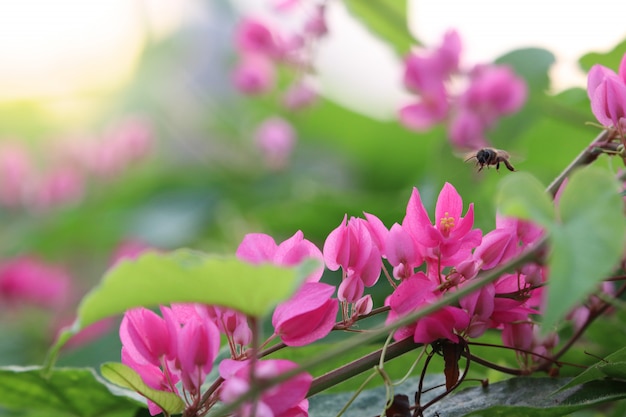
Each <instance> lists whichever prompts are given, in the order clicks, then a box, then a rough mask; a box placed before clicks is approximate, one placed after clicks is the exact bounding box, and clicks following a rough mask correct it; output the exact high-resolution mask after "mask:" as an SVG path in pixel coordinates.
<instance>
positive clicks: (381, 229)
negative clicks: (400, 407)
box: [120, 183, 557, 417]
mask: <svg viewBox="0 0 626 417" xmlns="http://www.w3.org/2000/svg"><path fill="white" fill-rule="evenodd" d="M542 233H543V231H542V229H540V228H538V227H536V226H534V225H532V224H530V223H528V222H525V221H520V220H515V219H510V218H502V217H498V218H497V219H496V228H495V229H494V230H492V231H491V232H489V233H487V234H485V235H484V236H483V233H482V231H481V230H479V229H475V228H474V207H473V205H472V204H470V205H469V208H468V209H467V210H466V211H465V213H463V201H462V198H461V196H460V195H459V194H458V193H457V191H456V190H455V188H454V187H453V186H452V185H450V184H448V183H446V184H445V185H444V186H443V188H442V190H441V192H440V194H439V197H438V199H437V204H436V208H435V221H434V223H433V222H431V220H430V217H429V215H428V213H427V211H426V209H425V208H424V205H423V204H422V201H421V196H420V194H419V191H418V190H417V189H416V188H415V189H413V192H412V195H411V197H410V199H409V202H408V204H407V209H406V215H405V217H404V219H403V221H402V223H396V224H394V225H393V226H392V227H391V228H390V229H387V227H386V226H385V225H384V224H383V223H382V221H380V219H378V218H377V217H376V216H374V215H372V214H365V219H361V218H355V217H352V218H350V219H348V218H347V216H345V217H344V219H343V221H342V222H341V224H340V225H339V226H338V227H337V228H335V229H334V230H333V231H331V232H330V234H329V235H328V237H327V239H326V241H325V243H324V247H323V252H322V251H320V250H319V249H318V248H317V247H316V246H315V245H314V244H313V243H312V242H310V241H309V240H307V239H305V238H304V235H303V233H302V232H301V231H298V232H296V233H295V234H294V235H293V236H292V237H290V238H289V239H287V240H285V241H283V242H281V243H280V244H277V243H276V241H275V240H274V239H273V238H272V237H270V236H268V235H265V234H261V233H255V234H248V235H246V236H245V237H244V239H243V241H242V242H241V244H240V245H239V247H238V249H237V256H238V257H239V258H240V259H242V260H245V261H248V262H251V263H254V264H259V263H273V264H276V265H282V266H290V265H296V264H298V263H300V262H302V261H303V260H305V259H314V260H317V261H318V262H319V267H318V268H317V269H315V270H314V271H312V272H311V273H310V275H309V276H307V277H306V279H305V282H304V283H303V284H302V286H301V287H300V288H299V290H298V291H296V293H295V294H294V295H293V296H292V297H291V298H290V299H289V300H287V301H285V302H283V303H280V304H279V305H278V306H277V307H276V309H275V310H274V312H273V315H272V319H271V323H272V325H273V327H274V333H273V334H272V335H271V336H270V337H269V338H268V339H267V340H266V341H265V342H263V343H262V346H265V345H266V344H267V343H268V342H269V341H270V340H271V339H273V338H276V337H277V338H280V339H281V341H282V343H283V344H284V345H286V346H303V345H307V344H311V343H313V342H315V341H318V340H320V339H322V338H324V337H326V336H327V335H328V334H329V333H330V332H331V331H332V330H341V329H348V328H350V327H351V326H352V325H353V324H354V323H355V322H356V321H357V320H358V319H359V318H362V317H363V316H367V315H368V314H370V312H372V307H373V303H372V298H371V296H370V295H369V294H367V295H366V294H365V288H368V287H372V286H373V285H375V284H376V283H377V281H378V279H379V276H380V274H381V271H383V272H385V274H388V273H387V271H386V269H385V268H384V264H385V262H386V263H388V264H389V265H390V266H391V267H392V268H393V270H392V271H393V272H392V274H391V275H388V279H389V282H390V283H391V286H392V288H393V291H392V292H391V294H390V295H389V296H388V297H387V298H386V300H385V306H386V307H387V309H388V311H389V313H388V317H387V323H393V322H394V321H396V320H398V318H400V317H403V316H405V315H407V314H410V313H412V312H415V311H418V310H420V309H422V308H424V307H426V306H429V305H431V304H433V303H435V302H437V301H438V300H440V299H441V297H443V296H444V295H445V294H446V293H447V292H450V291H456V290H458V289H459V288H463V287H464V286H465V285H468V284H469V283H471V282H472V280H473V279H475V277H476V276H477V275H478V273H479V272H480V271H485V270H491V269H493V268H496V267H497V266H499V265H501V264H503V263H506V262H507V261H509V260H510V259H512V258H513V257H515V256H517V255H518V254H520V252H521V251H523V250H524V249H525V248H527V247H530V246H532V245H534V244H536V242H537V241H538V240H539V239H540V238H541V236H542ZM324 265H325V266H326V267H327V268H328V269H330V270H339V269H340V270H341V271H342V280H341V283H340V284H339V286H338V288H335V286H333V285H329V284H326V283H323V282H320V279H321V278H322V274H323V272H324ZM545 280H546V272H545V270H544V268H543V267H541V266H539V265H536V264H527V265H525V266H524V267H522V268H521V269H519V270H518V271H516V272H514V273H510V274H504V275H502V276H501V277H499V279H498V280H496V281H495V282H494V283H491V284H489V285H486V286H484V287H482V288H481V289H480V290H478V291H476V292H474V293H472V294H470V295H468V296H465V297H463V298H462V299H461V300H460V301H459V303H458V304H456V305H450V306H446V307H444V308H441V309H439V310H437V311H435V312H434V313H432V314H430V315H427V316H425V317H423V318H421V319H419V320H417V321H416V322H415V323H412V324H410V325H407V326H404V327H401V328H399V329H398V330H397V331H396V332H395V334H394V336H395V338H396V339H397V340H400V339H404V338H409V337H410V338H412V339H413V340H414V341H415V342H417V343H424V344H428V343H433V342H435V341H437V340H439V339H447V340H450V341H452V342H455V343H458V342H459V341H460V339H468V338H475V337H479V336H481V335H482V334H483V333H484V332H485V331H486V330H487V329H490V328H493V329H499V330H501V332H502V340H503V343H504V344H505V345H507V346H511V347H514V348H517V349H521V350H524V352H523V353H522V354H520V355H522V356H523V355H526V352H536V353H540V354H545V353H547V352H548V351H549V350H550V349H552V348H553V347H554V345H555V344H556V342H557V339H556V337H555V336H552V337H550V338H545V339H540V338H539V337H538V333H537V332H536V327H537V326H536V325H535V323H534V321H533V318H532V315H535V314H539V313H540V311H541V301H542V297H541V294H542V292H541V290H542V286H543V284H544V282H545ZM335 290H337V297H338V298H333V295H334V292H335ZM350 307H352V308H350ZM340 311H341V314H338V313H339V312H340ZM161 314H162V316H158V315H157V314H156V313H154V312H152V311H149V310H146V309H135V310H131V311H128V312H127V313H126V314H125V317H124V320H123V322H122V327H121V329H120V337H121V339H122V344H123V346H124V347H123V351H122V359H123V362H124V363H126V364H127V365H129V366H131V367H132V368H133V369H134V370H135V371H137V372H138V373H139V374H140V375H141V377H142V378H143V380H144V381H145V382H146V383H147V384H148V385H149V386H151V387H153V388H155V389H159V390H164V391H168V392H173V393H177V394H179V395H181V398H184V399H185V400H186V401H187V407H188V410H196V411H197V410H199V409H200V408H202V409H203V410H206V407H210V406H211V405H213V404H215V403H217V402H218V401H221V402H226V403H228V402H232V401H235V400H236V399H237V398H238V397H239V396H240V395H241V394H243V393H245V392H247V391H248V390H249V388H250V375H251V373H254V375H255V379H256V380H257V381H259V380H260V381H262V380H263V379H264V378H271V377H273V376H276V375H279V374H280V373H282V372H285V371H287V370H290V369H293V368H294V367H295V366H296V365H295V364H293V363H291V362H288V361H269V360H262V359H261V358H260V357H255V358H251V357H250V355H251V350H250V343H251V340H253V335H252V329H251V328H250V327H249V325H248V318H247V317H246V316H244V315H243V314H241V313H239V312H236V311H233V310H230V309H227V308H223V307H216V306H206V305H172V306H171V307H163V306H162V307H161ZM338 316H340V317H338ZM220 335H223V336H225V339H226V341H227V344H228V347H229V350H230V359H227V360H223V361H222V362H221V364H220V365H219V373H220V375H221V378H222V380H218V381H217V382H216V383H215V384H214V385H213V386H212V387H213V388H211V390H212V391H210V392H209V394H206V393H204V394H203V393H202V392H201V386H202V383H203V382H204V379H205V378H206V376H207V375H208V374H209V372H210V371H211V369H212V368H213V366H214V361H215V358H216V354H217V353H216V352H217V350H218V349H219V343H220ZM190 346H193V349H190V348H189V347H190ZM183 347H185V348H183ZM529 354H530V353H529ZM525 357H526V358H527V359H528V358H530V360H534V357H533V356H532V355H531V356H530V357H528V356H525ZM251 367H253V368H252V369H251ZM310 384H311V376H310V375H308V374H300V375H298V376H296V377H294V378H293V379H291V380H290V381H287V382H285V383H283V384H279V385H278V386H276V387H274V388H272V389H270V390H268V391H267V392H265V393H263V394H262V395H261V397H260V398H259V399H258V401H257V402H256V404H255V405H253V404H245V405H244V406H242V407H241V408H240V409H239V411H238V412H237V413H236V415H238V416H246V417H247V416H248V415H250V414H251V413H252V411H251V410H253V409H255V410H256V412H257V413H260V415H263V416H266V415H267V416H295V415H303V416H306V415H307V407H308V404H307V402H306V393H307V391H308V388H309V386H310ZM181 390H182V391H184V393H182V394H181V393H180V391H181ZM203 397H204V398H205V401H206V398H209V400H208V402H204V403H202V404H201V403H200V400H201V398H203ZM279 399H280V401H279ZM255 407H256V408H255ZM150 411H151V413H153V414H155V413H157V412H158V411H159V409H158V407H157V406H156V405H155V404H151V406H150Z"/></svg>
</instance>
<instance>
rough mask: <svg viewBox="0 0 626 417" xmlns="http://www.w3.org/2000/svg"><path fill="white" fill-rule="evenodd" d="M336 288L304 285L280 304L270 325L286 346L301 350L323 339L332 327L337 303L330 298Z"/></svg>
mask: <svg viewBox="0 0 626 417" xmlns="http://www.w3.org/2000/svg"><path fill="white" fill-rule="evenodd" d="M334 292H335V287H334V286H332V285H328V284H323V283H321V282H309V283H306V284H304V285H303V286H302V287H301V288H300V289H299V290H298V292H296V294H294V296H293V297H291V298H290V299H289V300H287V301H285V302H283V303H281V304H279V305H278V306H277V307H276V310H275V311H274V314H273V316H272V325H273V326H274V328H275V329H276V334H278V335H279V336H280V338H281V340H282V341H283V342H284V343H285V344H286V345H287V346H304V345H308V344H310V343H313V342H314V341H316V340H319V339H321V338H323V337H325V336H326V335H327V334H328V333H330V331H331V330H332V328H333V326H334V325H335V320H336V316H337V311H338V310H339V303H338V302H337V299H333V298H330V297H331V296H332V295H333V293H334Z"/></svg>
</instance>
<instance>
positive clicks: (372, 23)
mask: <svg viewBox="0 0 626 417" xmlns="http://www.w3.org/2000/svg"><path fill="white" fill-rule="evenodd" d="M345 3H346V4H347V6H348V8H349V9H350V11H351V12H352V14H353V15H355V16H356V17H357V18H359V19H360V20H361V21H362V22H363V23H364V24H365V25H366V26H367V27H368V28H369V29H370V30H371V31H372V32H374V34H376V35H378V36H379V37H380V38H382V39H384V40H386V41H387V42H389V43H391V45H392V46H393V47H394V49H395V50H396V52H398V54H400V55H405V54H406V53H407V52H408V51H409V49H410V47H411V45H414V44H415V43H416V41H415V39H413V37H412V36H411V34H410V33H409V30H408V22H407V18H406V16H407V2H406V0H367V1H362V0H346V2H345Z"/></svg>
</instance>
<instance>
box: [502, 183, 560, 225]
mask: <svg viewBox="0 0 626 417" xmlns="http://www.w3.org/2000/svg"><path fill="white" fill-rule="evenodd" d="M496 205H497V208H498V213H500V214H502V215H504V216H510V217H517V218H520V219H525V220H532V221H534V222H536V223H539V224H541V225H542V226H545V227H549V226H551V225H552V223H553V222H554V206H553V204H552V200H551V199H550V197H549V196H548V194H546V192H545V187H544V186H543V185H542V184H541V183H540V182H539V181H538V180H537V179H536V178H535V177H533V176H532V175H530V174H527V173H525V172H518V173H515V174H514V175H508V176H506V177H505V178H504V179H503V180H501V181H500V183H499V184H498V193H497V195H496Z"/></svg>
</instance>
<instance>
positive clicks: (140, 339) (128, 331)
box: [120, 307, 177, 366]
mask: <svg viewBox="0 0 626 417" xmlns="http://www.w3.org/2000/svg"><path fill="white" fill-rule="evenodd" d="M171 330H172V328H171V327H170V325H169V324H168V323H166V321H165V319H163V318H162V317H160V316H159V315H157V314H156V313H155V312H153V311H151V310H148V309H146V308H143V307H138V308H134V309H132V310H128V311H127V312H126V313H125V314H124V318H123V319H122V323H121V324H120V339H121V341H122V345H123V346H124V348H125V349H126V352H127V353H128V355H129V356H130V357H132V358H133V359H134V360H135V361H137V362H139V363H149V364H152V365H154V366H159V365H161V363H162V362H161V361H162V360H163V359H164V358H166V359H173V358H174V357H175V356H176V353H177V348H176V334H173V332H172V331H171Z"/></svg>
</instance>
